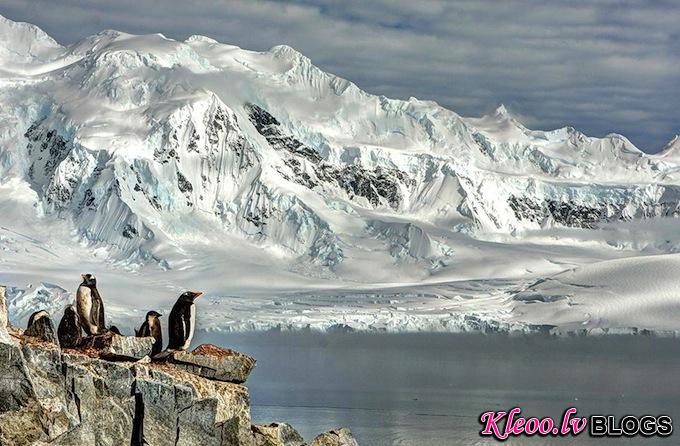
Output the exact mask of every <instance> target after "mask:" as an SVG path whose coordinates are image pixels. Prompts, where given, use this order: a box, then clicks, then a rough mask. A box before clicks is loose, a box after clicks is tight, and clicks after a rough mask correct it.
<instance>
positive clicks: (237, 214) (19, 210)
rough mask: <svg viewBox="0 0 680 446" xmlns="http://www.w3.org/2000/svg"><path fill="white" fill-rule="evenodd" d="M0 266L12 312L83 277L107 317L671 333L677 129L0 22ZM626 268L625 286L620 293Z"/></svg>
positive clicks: (282, 54) (214, 48) (195, 47)
mask: <svg viewBox="0 0 680 446" xmlns="http://www.w3.org/2000/svg"><path fill="white" fill-rule="evenodd" d="M0 104H2V107H0V281H2V282H3V283H6V284H7V285H8V286H10V287H12V288H11V290H12V292H11V296H10V312H11V314H12V317H13V318H14V320H15V321H16V322H17V323H21V322H24V321H25V319H26V318H27V317H28V315H30V313H31V311H29V310H30V309H31V308H33V307H35V306H36V305H42V306H49V308H50V310H51V311H53V312H57V313H58V312H59V311H61V308H63V305H64V304H65V303H66V302H67V301H68V300H69V297H68V296H69V293H71V294H72V291H73V290H75V287H76V286H77V283H78V281H79V279H78V278H79V275H80V273H83V272H93V273H95V274H96V275H97V276H98V277H99V278H100V283H101V286H102V293H103V294H104V297H105V299H107V302H108V303H109V306H110V307H111V311H108V312H107V314H109V315H110V317H111V318H112V319H113V320H115V321H116V324H117V325H119V326H128V327H131V326H134V325H135V324H137V319H139V318H140V317H142V315H143V314H145V313H146V311H147V310H148V309H151V308H155V309H160V310H163V309H167V308H169V307H170V306H171V305H172V303H173V302H174V299H175V297H176V294H179V292H180V290H182V289H185V288H197V289H201V290H204V291H205V292H206V299H205V300H206V301H207V303H204V305H206V308H208V309H209V310H206V311H205V312H204V314H203V315H202V316H201V325H202V326H203V327H204V328H205V329H207V330H265V329H318V330H332V329H341V330H380V331H417V330H427V331H534V330H538V331H544V330H548V331H550V330H553V331H561V332H570V331H578V332H588V333H603V332H619V331H637V330H653V331H657V332H669V333H675V332H676V331H677V330H679V329H680V322H678V321H679V320H680V318H678V317H676V316H680V298H676V297H675V296H680V286H678V285H675V284H674V281H673V277H677V275H675V273H674V272H675V269H676V268H677V264H678V262H680V236H678V235H677V228H678V220H677V218H678V216H679V215H680V155H679V153H680V152H679V151H680V143H679V142H678V141H679V139H678V137H676V138H674V139H673V140H672V141H671V142H669V144H668V146H667V147H666V148H665V149H664V150H663V151H662V152H660V153H659V154H653V155H652V154H646V153H644V152H643V151H641V150H639V149H638V148H637V147H635V146H634V145H633V144H632V143H631V142H630V141H629V140H628V139H626V138H625V137H624V136H622V135H618V134H609V135H606V136H604V137H601V138H598V137H591V136H587V135H584V134H583V133H581V132H579V131H578V130H576V129H574V128H572V127H564V128H560V129H556V130H550V131H543V130H531V129H528V128H527V127H525V126H524V124H522V123H521V122H520V120H519V119H517V118H516V117H515V116H513V114H512V113H511V112H510V111H508V110H507V109H506V107H504V106H502V105H501V106H499V107H498V108H497V109H496V110H495V111H493V112H492V113H489V114H487V115H485V116H482V117H464V116H460V115H458V114H456V113H455V112H453V111H451V110H447V109H446V108H444V107H441V106H440V105H438V104H437V103H435V102H432V101H423V100H419V99H416V98H410V99H408V100H399V99H390V98H386V97H383V96H376V95H372V94H370V93H367V92H365V91H363V90H361V89H360V88H359V87H358V86H356V85H355V84H353V83H352V82H350V81H348V80H345V79H342V78H339V77H337V76H334V75H332V74H330V73H326V72H324V71H322V70H321V69H319V68H318V67H316V66H315V65H314V64H313V63H312V61H311V60H309V59H308V58H307V57H305V56H304V55H302V54H300V53H299V52H298V51H296V50H295V49H293V48H291V47H288V46H285V45H280V46H275V47H273V48H272V49H271V50H269V51H265V52H255V51H249V50H245V49H241V48H239V47H236V46H232V45H227V44H222V43H219V42H217V41H215V40H213V39H210V38H207V37H203V36H192V37H190V38H188V39H187V40H186V41H183V42H182V41H176V40H172V39H169V38H166V37H165V36H163V35H160V34H154V35H131V34H126V33H122V32H118V31H112V30H108V31H103V32H101V33H99V34H97V35H94V36H90V37H87V38H85V39H83V40H81V41H80V42H77V43H75V44H73V45H69V46H62V45H60V44H59V43H57V42H56V41H54V40H53V39H52V38H51V37H49V36H48V35H47V34H46V33H44V32H43V31H42V30H40V29H39V28H37V27H36V26H34V25H31V24H27V23H19V22H13V21H11V20H8V19H6V18H4V17H0ZM631 280H632V281H633V284H634V285H635V286H621V284H622V283H628V281H631Z"/></svg>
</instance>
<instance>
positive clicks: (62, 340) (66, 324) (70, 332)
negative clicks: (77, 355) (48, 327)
mask: <svg viewBox="0 0 680 446" xmlns="http://www.w3.org/2000/svg"><path fill="white" fill-rule="evenodd" d="M81 330H82V328H81V326H80V318H79V317H78V313H77V312H76V310H75V308H73V305H69V306H68V307H66V310H64V316H62V318H61V322H59V327H58V328H57V337H58V338H59V344H60V345H61V346H62V347H63V348H75V347H77V346H78V344H80V340H81V337H82V331H81Z"/></svg>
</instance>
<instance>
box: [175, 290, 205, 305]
mask: <svg viewBox="0 0 680 446" xmlns="http://www.w3.org/2000/svg"><path fill="white" fill-rule="evenodd" d="M201 294H203V292H201V291H185V292H184V293H182V295H181V296H179V300H181V301H183V302H189V303H193V302H194V300H195V299H196V298H197V297H198V296H200V295H201Z"/></svg>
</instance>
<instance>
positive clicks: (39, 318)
mask: <svg viewBox="0 0 680 446" xmlns="http://www.w3.org/2000/svg"><path fill="white" fill-rule="evenodd" d="M24 334H25V335H26V336H34V337H36V338H39V339H42V340H43V341H47V342H52V343H54V344H57V345H59V340H58V338H57V334H56V333H55V332H54V324H52V319H50V314H49V313H48V312H47V311H45V310H40V311H36V312H35V313H33V314H32V315H31V317H30V318H28V325H27V326H26V330H25V331H24Z"/></svg>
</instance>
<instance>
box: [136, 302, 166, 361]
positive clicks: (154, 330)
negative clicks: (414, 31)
mask: <svg viewBox="0 0 680 446" xmlns="http://www.w3.org/2000/svg"><path fill="white" fill-rule="evenodd" d="M159 317H161V314H160V313H158V312H156V311H149V312H148V313H146V320H145V321H144V323H143V324H142V326H141V327H139V330H135V335H136V336H137V337H138V338H142V337H145V336H151V337H153V338H154V339H155V340H156V342H154V343H153V347H152V349H151V356H155V355H157V354H158V353H160V352H161V350H163V333H162V332H161V321H160V319H158V318H159Z"/></svg>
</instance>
